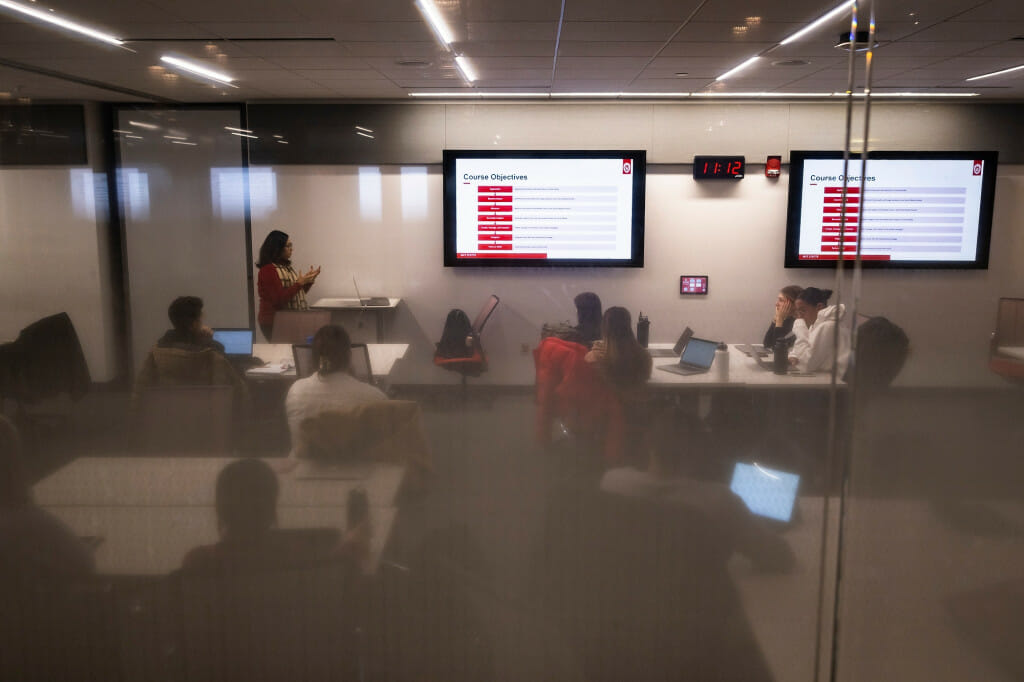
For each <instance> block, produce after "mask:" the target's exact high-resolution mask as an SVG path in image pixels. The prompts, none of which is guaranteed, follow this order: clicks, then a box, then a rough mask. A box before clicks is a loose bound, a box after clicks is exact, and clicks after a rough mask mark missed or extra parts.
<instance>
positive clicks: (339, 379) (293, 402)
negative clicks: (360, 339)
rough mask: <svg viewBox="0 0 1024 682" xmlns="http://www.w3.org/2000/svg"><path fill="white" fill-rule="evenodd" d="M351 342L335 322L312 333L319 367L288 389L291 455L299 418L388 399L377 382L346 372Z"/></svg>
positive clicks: (294, 453) (298, 434) (294, 452)
mask: <svg viewBox="0 0 1024 682" xmlns="http://www.w3.org/2000/svg"><path fill="white" fill-rule="evenodd" d="M351 359H352V342H351V341H350V339H349V336H348V332H346V331H345V330H344V329H343V328H342V327H340V326H338V325H327V326H325V327H321V328H320V329H319V330H317V332H316V334H315V335H314V336H313V364H314V366H316V367H318V368H319V369H318V370H317V371H316V372H315V373H314V374H312V375H311V376H308V377H306V378H305V379H299V380H298V381H296V382H295V383H294V384H292V387H291V388H290V389H288V396H287V397H286V398H285V402H284V409H285V414H286V415H287V417H288V430H289V431H290V433H291V438H292V450H291V457H293V458H295V457H298V456H299V454H300V452H299V450H300V441H301V433H302V432H301V426H302V422H303V421H304V420H306V419H308V418H309V417H315V416H316V415H318V414H320V413H322V412H329V411H339V410H350V409H352V408H355V407H358V406H360V405H366V404H368V403H373V402H377V401H382V400H387V399H388V397H387V396H386V395H385V394H384V392H383V391H382V390H380V389H379V388H377V387H376V386H371V385H369V384H366V383H363V382H362V381H359V380H358V379H356V378H355V377H354V376H352V374H351V373H350V372H349V366H350V363H351Z"/></svg>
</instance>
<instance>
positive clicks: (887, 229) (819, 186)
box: [786, 151, 998, 268]
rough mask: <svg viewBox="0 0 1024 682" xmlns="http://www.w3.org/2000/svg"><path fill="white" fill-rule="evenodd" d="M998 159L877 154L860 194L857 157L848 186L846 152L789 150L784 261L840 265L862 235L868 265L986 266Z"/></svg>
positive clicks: (951, 154)
mask: <svg viewBox="0 0 1024 682" xmlns="http://www.w3.org/2000/svg"><path fill="white" fill-rule="evenodd" d="M997 160H998V154H997V152H871V155H870V157H869V159H868V163H867V172H866V174H864V176H865V177H864V191H863V194H862V193H861V189H860V185H861V175H862V173H861V165H862V164H861V159H860V157H859V156H858V157H856V158H855V159H854V158H851V159H850V163H849V170H848V173H847V175H848V177H847V178H846V181H847V184H846V190H845V194H844V189H843V185H844V182H843V181H844V178H843V154H842V152H810V151H794V152H791V153H790V167H789V214H788V219H787V225H786V267H787V268H795V267H796V268H798V267H835V263H836V261H837V260H839V257H840V255H842V257H843V259H844V260H853V259H854V258H855V256H856V252H857V246H858V243H859V244H860V249H861V260H862V262H863V264H864V266H865V267H902V268H987V267H988V248H989V237H990V234H991V229H992V202H993V198H994V195H995V181H996V163H997ZM861 211H862V212H861ZM843 227H845V230H843V229H841V228H843ZM840 241H842V245H840Z"/></svg>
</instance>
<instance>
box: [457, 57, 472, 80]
mask: <svg viewBox="0 0 1024 682" xmlns="http://www.w3.org/2000/svg"><path fill="white" fill-rule="evenodd" d="M455 66H457V67H459V72H460V73H461V74H462V77H463V78H465V79H466V81H467V82H469V83H472V82H473V81H475V80H476V71H475V70H474V69H473V65H472V64H470V63H469V60H468V59H466V58H465V57H463V56H462V55H461V54H460V55H458V56H457V57H455Z"/></svg>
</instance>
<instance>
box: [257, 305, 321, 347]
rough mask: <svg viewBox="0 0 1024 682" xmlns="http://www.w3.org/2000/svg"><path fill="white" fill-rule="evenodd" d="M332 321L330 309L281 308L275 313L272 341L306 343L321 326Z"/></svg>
mask: <svg viewBox="0 0 1024 682" xmlns="http://www.w3.org/2000/svg"><path fill="white" fill-rule="evenodd" d="M330 323H331V311H330V310H279V311H277V312H276V313H274V330H273V331H272V332H271V333H270V342H271V343H300V344H301V343H306V342H307V339H309V337H311V336H313V335H314V334H316V332H317V330H318V329H320V327H323V326H326V325H328V324H330Z"/></svg>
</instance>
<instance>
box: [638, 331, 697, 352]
mask: <svg viewBox="0 0 1024 682" xmlns="http://www.w3.org/2000/svg"><path fill="white" fill-rule="evenodd" d="M692 336H693V330H692V329H690V328H689V327H687V328H686V329H684V330H683V333H682V334H680V335H679V340H678V341H676V345H674V346H672V347H671V348H648V349H647V352H648V353H650V354H651V357H652V358H678V357H679V356H680V355H682V353H683V349H684V348H686V342H687V341H689V340H690V337H692Z"/></svg>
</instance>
